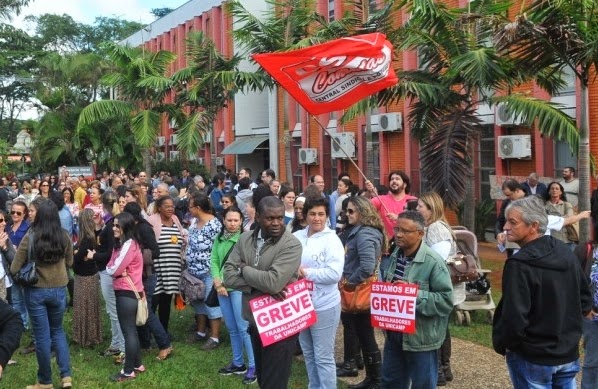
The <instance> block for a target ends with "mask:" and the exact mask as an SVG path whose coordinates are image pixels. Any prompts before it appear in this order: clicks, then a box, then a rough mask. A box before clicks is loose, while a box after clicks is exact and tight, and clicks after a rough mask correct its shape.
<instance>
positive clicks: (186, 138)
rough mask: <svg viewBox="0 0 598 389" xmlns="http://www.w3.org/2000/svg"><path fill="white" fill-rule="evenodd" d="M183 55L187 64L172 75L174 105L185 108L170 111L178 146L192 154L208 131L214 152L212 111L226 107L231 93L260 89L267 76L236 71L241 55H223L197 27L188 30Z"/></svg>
mask: <svg viewBox="0 0 598 389" xmlns="http://www.w3.org/2000/svg"><path fill="white" fill-rule="evenodd" d="M186 55H187V59H188V61H187V62H188V63H189V65H188V66H187V67H186V68H184V69H181V70H179V71H177V72H176V73H175V74H173V76H172V80H173V81H174V82H175V85H176V90H177V97H176V102H177V105H178V106H184V107H185V112H182V111H180V110H178V111H177V110H176V109H175V111H174V112H172V113H171V114H172V115H173V117H174V118H175V121H176V122H177V123H181V125H180V126H179V131H178V132H177V142H178V147H179V148H180V149H182V150H186V153H185V155H192V154H196V153H197V151H198V149H199V148H200V147H201V145H202V144H203V143H204V140H206V136H207V135H208V134H212V139H210V140H208V141H209V142H210V144H211V145H212V154H214V152H215V149H214V147H215V143H216V140H215V139H216V135H215V134H214V132H213V131H212V130H213V125H214V120H215V119H216V115H217V114H218V113H219V112H220V111H221V110H222V109H223V108H226V107H227V105H228V103H229V102H230V101H231V100H232V98H233V97H234V95H235V93H237V92H238V91H240V90H243V89H247V90H263V88H264V84H265V82H267V79H266V78H265V77H263V76H260V75H259V74H257V73H254V72H244V71H240V70H239V68H238V67H239V64H240V62H241V60H242V58H241V56H239V55H234V56H232V57H231V58H226V57H224V56H223V55H222V54H220V53H219V52H218V50H217V49H216V46H215V44H214V42H213V41H212V40H210V39H209V38H208V37H206V36H205V34H204V33H203V32H201V31H199V32H193V33H190V34H189V36H188V38H187V52H186ZM212 165H213V166H214V164H212Z"/></svg>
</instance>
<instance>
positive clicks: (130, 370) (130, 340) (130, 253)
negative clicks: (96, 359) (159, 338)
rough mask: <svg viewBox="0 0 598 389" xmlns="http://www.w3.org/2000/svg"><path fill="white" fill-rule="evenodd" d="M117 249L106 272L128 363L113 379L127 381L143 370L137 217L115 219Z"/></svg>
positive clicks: (140, 255)
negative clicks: (138, 332) (138, 312)
mask: <svg viewBox="0 0 598 389" xmlns="http://www.w3.org/2000/svg"><path fill="white" fill-rule="evenodd" d="M112 229H113V230H114V251H113V252H112V257H111V258H110V261H109V262H108V264H107V265H106V272H107V273H108V274H109V275H110V276H111V277H112V278H113V282H112V286H113V287H114V295H115V297H116V312H117V315H118V322H119V323H120V328H121V329H122V332H123V336H124V338H125V366H124V368H123V369H122V370H121V371H120V373H118V374H115V375H114V376H112V377H111V380H112V381H115V382H124V381H129V380H132V379H134V378H135V373H136V372H139V373H141V372H144V371H145V367H144V366H143V365H142V364H141V348H140V347H139V337H138V335H137V324H136V319H135V318H136V316H137V295H136V293H135V291H136V292H137V293H138V294H139V295H140V296H143V293H144V291H143V283H142V281H141V273H142V272H143V255H142V254H141V248H140V246H139V243H137V240H136V239H135V219H134V218H133V216H132V215H131V214H130V213H126V212H124V213H121V214H119V215H117V216H116V217H115V218H114V221H113V223H112Z"/></svg>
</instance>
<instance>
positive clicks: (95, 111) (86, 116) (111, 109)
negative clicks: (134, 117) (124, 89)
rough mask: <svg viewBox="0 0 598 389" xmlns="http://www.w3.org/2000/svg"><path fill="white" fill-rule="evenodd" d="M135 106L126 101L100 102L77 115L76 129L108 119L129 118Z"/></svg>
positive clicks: (94, 103) (90, 105)
mask: <svg viewBox="0 0 598 389" xmlns="http://www.w3.org/2000/svg"><path fill="white" fill-rule="evenodd" d="M134 109H135V106H134V105H133V104H131V103H129V102H127V101H121V100H100V101H95V102H93V103H91V104H89V105H88V106H87V107H85V108H83V110H82V111H81V114H80V115H79V122H78V124H77V129H78V131H79V129H80V128H81V127H82V126H88V125H91V124H94V123H98V122H101V121H103V120H109V119H126V120H128V119H129V118H130V117H131V113H132V112H133V110H134Z"/></svg>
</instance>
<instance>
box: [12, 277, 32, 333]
mask: <svg viewBox="0 0 598 389" xmlns="http://www.w3.org/2000/svg"><path fill="white" fill-rule="evenodd" d="M24 293H25V291H24V289H23V287H22V286H21V285H19V284H17V283H16V282H13V284H12V286H11V287H10V300H11V305H12V307H13V308H14V309H15V311H17V312H19V315H21V320H23V326H24V327H25V329H26V330H28V329H29V314H27V306H26V305H25V297H24Z"/></svg>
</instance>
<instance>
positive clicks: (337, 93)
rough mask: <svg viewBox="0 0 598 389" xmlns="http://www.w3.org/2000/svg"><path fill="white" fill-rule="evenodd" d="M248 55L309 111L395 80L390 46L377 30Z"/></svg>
mask: <svg viewBox="0 0 598 389" xmlns="http://www.w3.org/2000/svg"><path fill="white" fill-rule="evenodd" d="M253 58H254V59H255V60H256V62H258V63H259V64H260V65H261V66H262V67H263V68H264V69H265V70H266V71H267V72H268V73H269V74H270V75H271V76H272V77H273V78H274V79H275V80H276V81H277V82H278V83H279V84H280V85H281V86H282V87H283V88H284V89H285V90H286V91H287V92H289V93H290V94H291V96H293V97H294V98H295V100H297V102H299V104H301V105H302V106H303V108H305V109H306V110H307V111H308V112H309V113H311V114H312V115H317V114H321V113H326V112H332V111H338V110H341V109H344V108H347V107H349V106H351V105H353V104H355V103H356V102H358V101H359V100H361V99H363V98H364V97H366V96H369V95H372V94H374V93H376V92H378V91H380V90H382V89H385V88H388V87H390V86H393V85H395V84H396V83H397V81H398V79H397V76H396V75H395V72H394V70H393V69H392V67H391V65H392V45H391V44H390V42H388V41H387V40H386V36H385V35H384V34H380V33H374V34H365V35H357V36H352V37H347V38H341V39H337V40H334V41H330V42H327V43H323V44H321V45H315V46H312V47H307V48H305V49H299V50H294V51H287V52H281V53H268V54H255V55H253Z"/></svg>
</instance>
